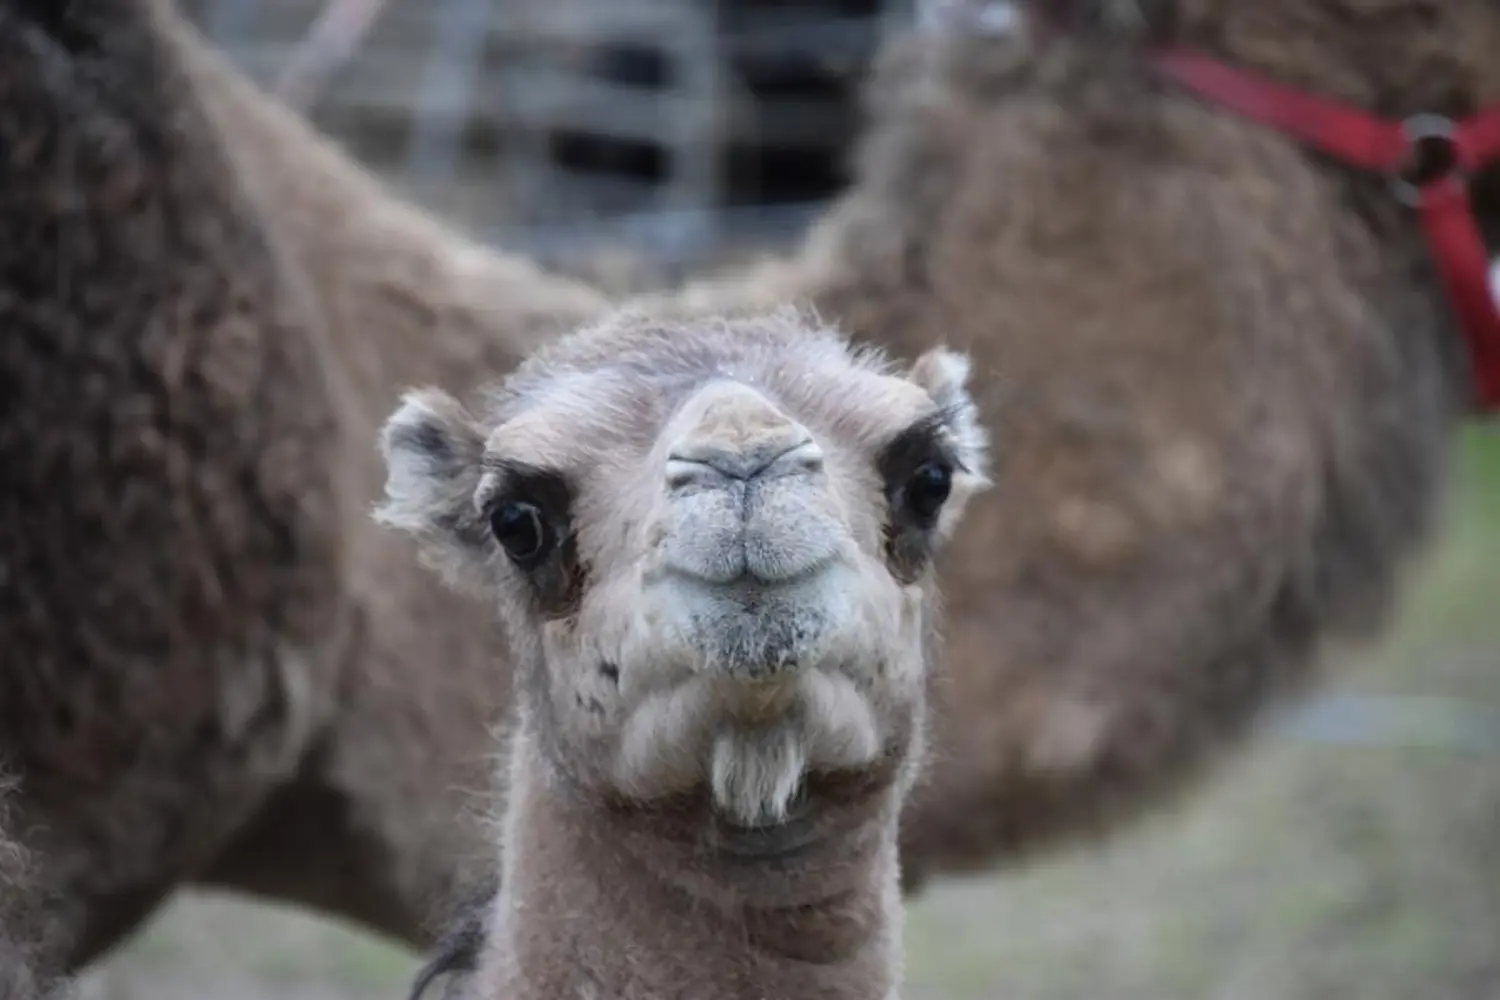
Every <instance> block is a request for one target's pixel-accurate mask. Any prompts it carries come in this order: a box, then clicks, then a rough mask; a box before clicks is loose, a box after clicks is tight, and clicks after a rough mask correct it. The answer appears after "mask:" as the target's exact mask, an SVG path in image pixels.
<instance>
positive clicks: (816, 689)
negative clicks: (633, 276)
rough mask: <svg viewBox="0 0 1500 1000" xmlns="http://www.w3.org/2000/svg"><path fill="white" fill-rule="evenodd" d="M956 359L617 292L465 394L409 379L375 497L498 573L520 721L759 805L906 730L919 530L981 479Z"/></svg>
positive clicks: (437, 544)
mask: <svg viewBox="0 0 1500 1000" xmlns="http://www.w3.org/2000/svg"><path fill="white" fill-rule="evenodd" d="M967 373H968V364H967V361H966V359H965V358H964V357H962V356H960V355H956V354H953V353H949V352H947V351H945V350H933V351H930V352H929V353H927V354H925V355H924V356H923V357H921V358H920V359H919V360H918V361H917V362H916V363H915V364H914V365H912V366H911V367H910V368H909V369H897V368H896V367H894V366H892V365H891V364H889V363H888V362H887V361H885V360H884V359H883V358H882V357H881V356H879V355H878V354H877V353H876V352H874V351H873V350H867V349H862V348H855V347H852V346H850V345H849V344H848V343H847V342H846V341H845V340H843V339H842V338H841V337H839V336H837V335H835V334H834V333H832V332H830V331H828V330H825V329H821V328H818V327H816V326H813V325H810V324H808V323H807V322H805V321H804V320H803V319H802V318H800V317H798V316H796V315H794V314H792V313H789V312H787V313H778V314H774V315H770V316H760V317H755V318H738V319H716V320H713V321H700V322H695V323H693V324H690V325H668V324H664V323H660V322H653V321H652V320H650V319H647V318H644V317H642V316H635V315H627V316H623V317H617V318H615V319H612V320H609V321H606V322H604V323H603V324H601V325H599V326H597V327H594V328H591V329H587V330H584V331H582V332H579V333H576V334H574V335H573V336H571V337H568V338H565V339H563V340H562V341H560V342H558V343H557V344H555V345H553V346H551V347H549V348H548V349H546V350H543V351H541V352H539V353H538V354H536V355H534V356H533V357H532V358H531V359H530V360H529V361H528V362H526V363H525V364H523V365H522V366H521V367H520V368H519V369H518V370H517V371H516V372H515V373H514V374H512V375H511V376H510V377H509V378H508V379H506V380H505V381H504V382H503V384H501V385H500V386H499V388H498V390H497V391H496V392H495V394H494V396H493V399H492V400H491V402H490V405H489V407H488V411H487V416H485V417H483V418H476V417H474V416H471V415H470V414H469V413H468V412H467V411H466V410H465V409H464V408H462V407H461V406H460V404H459V403H457V402H456V401H455V400H454V399H452V398H451V397H449V396H446V395H444V394H442V393H440V392H436V391H423V392H414V393H411V394H409V395H408V396H407V397H406V398H405V400H404V402H403V403H402V405H401V407H400V409H399V410H397V412H396V413H395V414H394V415H393V416H392V417H391V418H390V420H389V421H388V423H387V424H386V426H385V429H384V432H383V435H382V439H381V444H382V448H383V451H384V454H385V457H386V461H387V466H388V479H387V483H386V491H387V496H386V499H385V502H384V504H383V505H382V506H381V508H380V509H379V511H378V515H377V516H378V517H379V518H380V519H381V520H382V521H383V522H384V523H386V524H388V525H390V526H393V527H395V528H398V529H402V530H404V531H407V532H410V533H411V534H413V535H415V536H416V537H417V538H418V539H419V540H420V542H421V544H422V548H423V551H424V553H425V557H426V559H427V560H428V561H429V562H430V563H432V564H433V565H435V566H436V567H438V568H439V569H440V570H441V571H442V572H444V573H445V575H447V576H448V578H449V579H450V580H452V581H455V582H457V583H460V584H461V585H464V586H466V587H467V588H470V589H477V590H479V591H482V592H484V593H486V594H488V595H491V596H493V597H495V598H497V603H498V608H499V615H500V617H501V619H502V621H503V624H504V626H505V628H506V630H507V634H508V637H509V639H510V641H511V644H512V647H513V651H514V655H515V657H516V659H517V665H518V677H519V681H518V683H520V684H521V685H522V690H521V695H520V700H521V703H522V706H523V708H522V724H523V725H530V726H532V727H533V728H534V729H535V730H536V732H537V733H538V739H539V742H540V743H541V744H542V745H543V746H544V748H545V752H546V753H547V754H548V755H549V757H550V758H551V763H552V765H553V767H554V768H555V769H556V770H557V771H558V772H559V773H561V774H563V775H564V776H565V777H566V778H567V779H568V780H570V781H572V782H575V783H577V784H578V785H579V786H580V787H582V788H584V789H586V790H587V791H588V792H589V793H591V794H593V795H596V796H600V795H602V796H605V797H609V798H612V799H619V800H624V801H628V802H633V803H650V802H654V801H660V800H663V799H666V798H670V797H673V796H678V795H689V794H692V793H693V792H695V791H706V792H708V793H709V794H710V796H711V803H712V806H713V808H714V810H715V811H716V812H717V813H718V814H719V815H720V816H721V817H723V818H726V819H729V820H732V821H734V822H736V823H738V824H739V825H741V826H744V827H754V826H764V825H767V824H775V823H776V822H778V821H780V820H782V819H784V818H786V816H787V815H788V812H789V810H791V809H792V808H793V805H794V801H796V800H798V799H799V793H802V792H805V791H806V788H805V785H806V779H808V778H810V777H815V776H817V775H818V774H843V775H848V774H851V773H854V774H858V773H860V772H862V771H867V770H870V769H876V770H878V769H880V768H885V769H886V770H888V771H890V770H891V769H890V768H889V764H890V762H891V761H892V760H903V761H904V760H908V759H911V758H914V756H915V750H916V748H917V747H918V746H919V741H920V730H921V709H922V704H923V702H922V698H923V679H924V674H925V669H926V666H927V660H928V658H929V656H930V648H931V638H932V629H933V625H934V621H933V618H934V614H935V611H934V606H933V597H934V593H933V581H932V572H931V563H932V558H933V555H934V553H935V551H936V550H937V549H938V547H939V546H940V545H941V543H942V541H943V540H944V539H945V538H946V537H947V536H948V534H949V532H950V531H951V530H952V528H953V526H954V524H955V521H956V519H957V518H958V516H959V513H960V511H961V509H962V507H963V506H964V503H965V501H966V500H967V499H968V497H969V496H970V495H971V494H972V493H974V492H975V491H976V489H979V488H981V487H982V486H983V485H984V483H985V482H986V480H985V446H986V437H985V434H984V432H983V430H982V429H981V427H980V425H979V423H978V420H977V416H976V411H975V407H974V405H973V403H972V401H971V400H970V398H969V395H968V393H967V391H966V389H965V387H964V383H965V379H966V377H967ZM902 770H903V769H901V768H896V769H894V772H901V771H902ZM894 772H893V773H894Z"/></svg>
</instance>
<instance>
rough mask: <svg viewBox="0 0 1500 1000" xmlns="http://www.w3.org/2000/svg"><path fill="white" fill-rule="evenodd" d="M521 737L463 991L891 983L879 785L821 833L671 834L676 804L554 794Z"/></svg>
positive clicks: (889, 905)
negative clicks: (755, 838) (637, 805)
mask: <svg viewBox="0 0 1500 1000" xmlns="http://www.w3.org/2000/svg"><path fill="white" fill-rule="evenodd" d="M528 747H529V744H528V742H527V741H526V739H525V737H524V735H523V736H521V737H518V738H517V740H516V747H515V753H516V758H515V759H513V760H512V766H511V783H510V800H509V802H508V805H507V813H506V821H505V830H504V840H505V843H504V851H503V863H504V869H505V870H504V875H503V879H502V885H503V889H502V891H501V894H500V896H499V898H498V899H497V900H496V903H495V906H496V910H495V911H494V913H493V914H492V917H491V922H490V927H491V938H490V940H489V942H488V944H487V945H486V949H485V954H484V956H483V958H482V960H481V965H480V970H479V976H478V980H477V985H478V987H479V988H478V990H477V991H476V992H475V993H473V994H472V995H473V996H474V997H476V998H484V1000H502V998H503V1000H533V998H535V1000H542V998H544V997H545V998H548V1000H552V998H556V997H560V996H598V997H610V998H615V1000H646V998H652V1000H656V998H667V997H704V996H712V997H715V998H722V1000H735V998H741V997H743V998H746V1000H749V998H758V997H767V996H774V997H777V998H781V1000H799V998H803V997H806V998H812V997H819V998H824V1000H840V998H845V997H847V998H849V1000H854V998H860V1000H870V998H877V1000H878V998H883V997H887V996H893V995H894V994H895V990H896V985H897V981H898V979H899V974H900V962H899V955H900V934H901V921H900V912H901V910H900V892H899V873H898V870H897V867H898V863H897V848H896V835H897V830H896V816H897V815H898V810H897V804H898V801H897V800H898V798H899V796H898V795H897V793H896V792H895V790H894V789H892V790H891V791H890V792H889V797H890V799H891V802H890V803H889V804H886V805H881V806H879V807H878V808H874V809H872V810H870V814H869V816H868V818H867V819H866V818H864V817H861V820H860V821H859V822H857V823H855V825H854V826H853V827H852V828H851V827H847V826H845V827H842V828H841V829H840V832H839V834H838V836H837V838H836V839H833V838H829V839H827V840H826V841H824V840H819V839H813V840H812V841H810V842H809V841H808V840H807V838H805V837H803V838H799V839H798V842H797V844H796V846H795V849H794V850H791V851H786V850H780V851H764V852H763V851H757V850H748V851H747V850H744V849H740V848H744V847H745V846H746V845H736V847H734V848H726V847H724V846H723V845H719V846H712V843H711V842H712V838H711V837H696V838H694V837H690V836H684V834H685V833H687V831H688V828H687V826H685V825H684V818H683V816H682V815H677V816H674V817H672V818H671V819H669V820H668V819H662V818H661V817H659V816H656V817H647V816H643V815H642V814H640V813H630V812H625V811H622V810H621V809H620V808H618V807H615V806H611V805H609V804H606V803H596V802H593V801H589V800H586V799H582V798H581V797H579V796H576V795H575V794H573V793H571V792H565V791H562V790H561V787H562V786H561V783H560V782H559V781H557V780H556V779H555V777H554V776H553V775H552V774H550V773H549V772H548V771H547V770H546V768H545V766H544V765H542V764H541V762H540V761H539V760H537V759H536V756H535V755H533V754H532V753H531V751H530V750H529V749H528ZM757 846H759V847H762V848H763V847H765V846H766V844H765V842H764V840H762V842H761V844H759V845H757ZM772 846H773V848H774V847H775V845H772Z"/></svg>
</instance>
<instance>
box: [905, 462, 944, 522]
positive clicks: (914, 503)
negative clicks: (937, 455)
mask: <svg viewBox="0 0 1500 1000" xmlns="http://www.w3.org/2000/svg"><path fill="white" fill-rule="evenodd" d="M951 492H953V468H952V466H950V465H948V464H947V463H946V462H943V461H941V460H939V459H929V460H928V461H926V462H923V463H922V464H921V465H919V466H917V468H916V470H915V471H913V472H912V474H911V478H910V479H908V480H907V481H906V486H905V487H904V488H903V489H902V491H901V499H902V505H903V506H904V507H905V508H906V513H907V515H908V516H910V517H911V519H912V520H913V521H914V522H916V523H917V524H918V525H920V526H922V527H931V526H932V525H933V524H934V523H936V522H937V517H938V513H939V512H941V511H942V509H943V504H945V503H947V502H948V494H950V493H951Z"/></svg>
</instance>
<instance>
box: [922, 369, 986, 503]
mask: <svg viewBox="0 0 1500 1000" xmlns="http://www.w3.org/2000/svg"><path fill="white" fill-rule="evenodd" d="M970 368H971V365H970V363H969V357H968V355H966V354H959V353H957V352H955V351H950V350H947V349H945V348H941V347H939V348H934V349H933V350H930V351H928V352H927V353H925V354H923V355H922V356H921V357H920V358H918V359H917V362H916V364H914V365H912V368H911V375H910V378H911V380H912V381H913V382H915V383H916V384H917V385H919V386H921V387H922V388H923V389H925V390H926V392H927V395H929V396H931V397H932V401H933V402H934V403H936V404H937V406H938V409H939V411H940V412H941V413H942V415H943V423H944V425H945V426H946V427H947V428H948V432H949V433H950V434H952V435H953V444H954V447H955V449H956V450H957V453H958V454H957V457H958V460H959V461H960V462H962V463H963V466H964V469H965V470H966V471H967V472H968V474H969V476H970V477H972V479H973V483H972V485H973V486H974V487H975V488H982V487H985V486H988V485H989V481H990V480H989V471H990V470H989V448H990V436H989V432H988V431H986V430H985V428H984V424H983V423H982V422H981V421H980V419H979V407H978V406H976V405H975V403H974V397H973V396H971V395H970V394H969V389H968V381H969V371H970Z"/></svg>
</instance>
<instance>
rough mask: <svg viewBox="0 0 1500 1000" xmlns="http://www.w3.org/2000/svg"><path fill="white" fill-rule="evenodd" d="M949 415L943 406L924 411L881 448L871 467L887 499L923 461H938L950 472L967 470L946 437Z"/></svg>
mask: <svg viewBox="0 0 1500 1000" xmlns="http://www.w3.org/2000/svg"><path fill="white" fill-rule="evenodd" d="M951 420H952V414H950V413H949V412H948V411H947V410H946V409H941V410H936V411H934V412H932V413H929V414H927V415H926V416H924V417H922V418H921V419H919V420H917V421H916V422H915V423H913V424H911V425H909V426H908V427H906V428H905V429H904V430H902V431H901V432H899V433H898V434H896V436H895V437H893V438H891V440H890V441H889V442H888V443H887V444H886V446H885V447H884V448H882V449H881V451H880V455H879V457H878V458H876V460H875V468H876V470H877V471H879V473H880V478H881V480H882V481H883V482H884V483H885V484H886V496H887V499H889V500H893V501H894V499H895V493H896V492H897V491H898V490H899V488H900V486H901V484H902V483H903V482H904V481H905V480H906V478H907V477H908V476H910V475H911V474H912V473H913V472H914V471H915V470H916V469H917V468H918V467H920V466H921V465H923V464H924V463H926V462H933V461H936V462H940V463H942V464H944V465H946V466H947V467H948V468H949V469H950V470H952V471H954V472H964V473H967V472H968V471H969V470H968V468H966V467H965V466H964V463H963V461H962V460H961V459H960V458H959V457H958V454H957V453H956V452H955V450H954V448H953V446H952V443H951V440H950V437H951V432H950V431H949V429H948V428H949V424H950V422H951Z"/></svg>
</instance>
